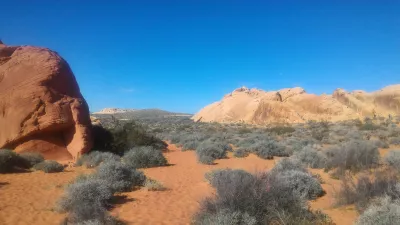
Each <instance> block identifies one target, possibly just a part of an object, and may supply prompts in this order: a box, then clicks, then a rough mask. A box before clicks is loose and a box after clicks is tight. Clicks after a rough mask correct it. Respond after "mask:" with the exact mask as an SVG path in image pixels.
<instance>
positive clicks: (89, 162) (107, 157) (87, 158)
mask: <svg viewBox="0 0 400 225" xmlns="http://www.w3.org/2000/svg"><path fill="white" fill-rule="evenodd" d="M120 160H121V157H120V156H119V155H116V154H114V153H111V152H99V151H91V152H89V153H88V154H85V155H82V156H81V157H80V158H79V159H78V161H77V162H76V165H77V166H83V165H84V166H86V167H87V168H94V167H97V166H98V165H100V163H102V162H108V161H120Z"/></svg>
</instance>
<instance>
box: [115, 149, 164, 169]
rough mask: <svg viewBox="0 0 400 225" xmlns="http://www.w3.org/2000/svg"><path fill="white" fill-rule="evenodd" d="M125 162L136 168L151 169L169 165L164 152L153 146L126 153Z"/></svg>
mask: <svg viewBox="0 0 400 225" xmlns="http://www.w3.org/2000/svg"><path fill="white" fill-rule="evenodd" d="M123 161H124V163H125V164H127V165H130V166H132V167H134V168H150V167H157V166H166V165H167V164H168V162H167V159H166V158H165V157H164V155H163V154H162V151H161V150H158V149H155V148H154V147H151V146H142V147H134V148H132V149H131V150H129V151H128V152H126V153H125V155H124V157H123Z"/></svg>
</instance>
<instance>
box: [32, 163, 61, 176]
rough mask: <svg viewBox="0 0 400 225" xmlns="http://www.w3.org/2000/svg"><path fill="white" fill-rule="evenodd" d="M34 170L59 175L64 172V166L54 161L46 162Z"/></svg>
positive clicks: (37, 165) (36, 166)
mask: <svg viewBox="0 0 400 225" xmlns="http://www.w3.org/2000/svg"><path fill="white" fill-rule="evenodd" d="M33 169H35V170H41V171H43V172H45V173H58V172H62V171H64V166H63V165H61V164H60V163H58V162H56V161H53V160H45V161H43V162H41V163H38V164H36V165H35V166H34V167H33Z"/></svg>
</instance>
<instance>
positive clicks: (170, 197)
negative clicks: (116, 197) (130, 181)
mask: <svg viewBox="0 0 400 225" xmlns="http://www.w3.org/2000/svg"><path fill="white" fill-rule="evenodd" d="M165 156H166V157H167V158H168V161H169V163H171V164H172V165H171V166H167V167H158V168H150V169H144V170H143V171H144V172H145V173H146V175H147V176H148V177H150V178H152V179H156V180H158V181H160V182H161V183H163V184H164V186H166V187H167V188H168V190H166V191H160V192H156V191H155V192H154V191H147V190H145V189H141V190H137V191H134V192H129V193H123V194H121V195H122V196H123V197H121V200H120V202H118V203H117V204H116V207H115V208H114V209H113V210H112V214H113V215H115V216H118V217H119V218H120V219H122V220H124V221H125V222H127V223H128V224H174V225H177V224H190V222H191V218H192V216H193V215H194V214H195V213H196V211H197V209H198V207H199V202H200V201H201V200H202V199H203V198H205V197H207V196H212V194H213V189H212V187H211V186H210V185H209V184H208V183H207V182H206V181H205V179H204V174H205V173H206V172H208V171H211V170H214V169H218V168H233V169H244V170H247V171H249V172H259V171H264V170H269V169H271V168H272V167H274V165H275V163H276V162H277V160H279V159H278V158H276V159H275V160H263V159H260V158H258V157H256V156H254V155H250V156H249V157H246V158H232V157H230V158H229V159H222V160H217V161H216V162H217V165H210V166H209V165H202V164H199V163H198V162H197V160H196V155H195V152H193V151H186V152H182V151H180V149H178V148H177V147H176V146H174V145H169V152H167V153H165ZM90 172H92V170H90V169H85V168H83V167H76V168H71V169H67V171H66V172H62V173H55V174H45V173H43V172H39V171H37V172H32V173H18V174H2V175H0V224H10V225H11V224H12V225H25V224H29V225H36V224H37V225H44V224H59V223H60V222H61V221H62V220H63V218H64V217H65V215H63V214H60V213H57V212H56V211H55V210H54V206H55V203H56V202H57V200H58V199H59V198H60V197H61V196H62V195H63V193H64V189H63V188H64V186H65V184H67V183H68V182H70V181H73V180H74V178H75V177H76V176H78V175H79V174H82V173H90ZM312 172H313V173H319V174H320V175H321V176H322V178H323V180H324V181H325V184H322V186H323V188H324V189H325V190H326V192H327V194H326V195H325V196H323V197H322V198H319V199H318V200H316V201H312V202H311V203H310V204H311V207H312V208H313V209H315V210H316V209H321V210H323V212H325V213H327V214H328V215H329V216H331V218H332V219H333V221H334V222H335V223H336V224H341V225H346V224H353V223H354V221H355V220H356V218H357V212H356V211H355V209H354V207H341V208H333V207H332V203H333V201H334V198H333V195H334V190H335V189H336V190H337V189H338V188H339V184H340V181H338V180H333V179H331V178H330V177H329V175H328V174H326V173H324V172H323V171H322V170H313V171H312Z"/></svg>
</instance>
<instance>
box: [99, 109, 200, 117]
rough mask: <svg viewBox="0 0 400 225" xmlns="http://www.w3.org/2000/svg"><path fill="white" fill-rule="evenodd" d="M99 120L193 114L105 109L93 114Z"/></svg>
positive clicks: (151, 110) (187, 115)
mask: <svg viewBox="0 0 400 225" xmlns="http://www.w3.org/2000/svg"><path fill="white" fill-rule="evenodd" d="M92 115H94V116H95V117H97V118H106V117H111V116H112V117H115V118H117V119H144V118H158V117H168V116H186V117H191V116H193V114H189V113H176V112H169V111H165V110H161V109H120V108H105V109H102V110H100V111H99V112H95V113H92Z"/></svg>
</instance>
